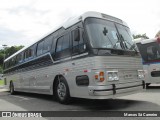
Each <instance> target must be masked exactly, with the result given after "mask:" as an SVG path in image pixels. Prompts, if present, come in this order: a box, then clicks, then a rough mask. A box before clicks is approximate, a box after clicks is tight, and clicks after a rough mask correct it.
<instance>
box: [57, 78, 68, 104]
mask: <svg viewBox="0 0 160 120" xmlns="http://www.w3.org/2000/svg"><path fill="white" fill-rule="evenodd" d="M54 92H55V95H56V99H57V100H58V102H60V103H62V104H68V103H70V100H71V98H70V93H69V87H68V84H67V81H66V80H65V79H64V78H63V77H61V78H59V80H57V81H56V85H55V91H54Z"/></svg>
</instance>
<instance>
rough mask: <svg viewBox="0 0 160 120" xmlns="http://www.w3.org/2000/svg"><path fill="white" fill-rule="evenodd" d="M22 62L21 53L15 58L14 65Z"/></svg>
mask: <svg viewBox="0 0 160 120" xmlns="http://www.w3.org/2000/svg"><path fill="white" fill-rule="evenodd" d="M22 60H23V54H22V53H19V54H18V55H17V58H16V63H20V62H22Z"/></svg>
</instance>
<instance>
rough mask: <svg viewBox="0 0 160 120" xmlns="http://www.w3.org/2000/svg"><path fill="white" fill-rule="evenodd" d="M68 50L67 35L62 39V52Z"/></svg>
mask: <svg viewBox="0 0 160 120" xmlns="http://www.w3.org/2000/svg"><path fill="white" fill-rule="evenodd" d="M67 48H69V34H67V35H65V36H64V37H63V43H62V50H65V49H67Z"/></svg>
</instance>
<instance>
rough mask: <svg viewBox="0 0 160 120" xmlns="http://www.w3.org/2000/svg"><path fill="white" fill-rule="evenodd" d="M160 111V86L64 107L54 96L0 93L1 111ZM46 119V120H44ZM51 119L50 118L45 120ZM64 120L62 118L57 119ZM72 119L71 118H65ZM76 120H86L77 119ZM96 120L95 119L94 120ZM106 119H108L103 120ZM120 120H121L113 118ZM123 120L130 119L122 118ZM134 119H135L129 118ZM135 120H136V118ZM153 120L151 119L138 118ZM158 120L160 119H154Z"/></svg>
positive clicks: (78, 101)
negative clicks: (115, 97) (110, 98)
mask: <svg viewBox="0 0 160 120" xmlns="http://www.w3.org/2000/svg"><path fill="white" fill-rule="evenodd" d="M15 110H16V111H84V110H85V111H86V110H87V111H99V110H106V111H110V110H113V111H160V86H159V87H157V86H156V87H151V88H150V89H147V90H145V91H143V92H141V93H136V94H133V95H128V96H124V97H119V98H117V99H113V100H96V101H95V100H85V99H74V102H73V103H72V104H70V105H62V104H59V103H57V102H56V101H55V100H53V99H52V96H48V95H38V94H28V93H18V94H17V95H10V94H9V92H6V91H2V90H1V92H0V111H15ZM43 119H44V118H43ZM45 119H50V118H45ZM57 119H59V120H60V119H62V118H57ZM63 119H71V118H63ZM75 119H78V120H79V119H85V118H84V117H83V118H75ZM94 119H96V118H93V120H94ZM102 119H106V118H102ZM112 119H120V118H112ZM121 119H122V120H124V119H128V118H121ZM129 119H133V118H129ZM134 119H135V118H134ZM141 119H151V118H138V117H137V120H141ZM153 119H156V120H158V119H159V118H153Z"/></svg>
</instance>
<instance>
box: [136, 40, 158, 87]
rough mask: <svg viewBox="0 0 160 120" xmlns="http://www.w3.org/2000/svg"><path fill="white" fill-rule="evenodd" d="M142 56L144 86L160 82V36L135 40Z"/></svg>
mask: <svg viewBox="0 0 160 120" xmlns="http://www.w3.org/2000/svg"><path fill="white" fill-rule="evenodd" d="M136 44H137V47H138V49H139V52H140V54H141V56H142V62H143V68H144V71H145V81H146V86H147V87H148V85H150V84H151V83H153V84H154V83H160V38H154V39H144V40H141V41H139V42H138V41H137V42H136Z"/></svg>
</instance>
